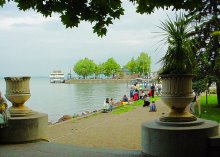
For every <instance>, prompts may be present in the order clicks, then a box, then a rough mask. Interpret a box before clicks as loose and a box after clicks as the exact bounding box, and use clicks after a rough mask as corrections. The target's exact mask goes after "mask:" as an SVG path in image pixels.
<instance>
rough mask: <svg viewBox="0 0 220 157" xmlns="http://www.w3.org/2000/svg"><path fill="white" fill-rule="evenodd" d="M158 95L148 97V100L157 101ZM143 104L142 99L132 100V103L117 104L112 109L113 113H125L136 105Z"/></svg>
mask: <svg viewBox="0 0 220 157" xmlns="http://www.w3.org/2000/svg"><path fill="white" fill-rule="evenodd" d="M159 99H160V97H158V96H155V97H154V98H150V101H151V102H152V101H155V102H156V101H157V100H159ZM143 104H144V100H138V101H134V102H133V103H132V104H127V105H121V106H117V107H115V108H114V110H113V112H112V113H113V114H122V113H126V112H128V111H131V110H133V109H135V108H136V107H138V106H142V105H143Z"/></svg>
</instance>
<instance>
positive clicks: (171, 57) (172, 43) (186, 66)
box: [158, 14, 195, 74]
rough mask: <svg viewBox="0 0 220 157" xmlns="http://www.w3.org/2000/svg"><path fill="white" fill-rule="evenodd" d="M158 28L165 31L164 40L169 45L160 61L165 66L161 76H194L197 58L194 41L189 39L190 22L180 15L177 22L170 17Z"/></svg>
mask: <svg viewBox="0 0 220 157" xmlns="http://www.w3.org/2000/svg"><path fill="white" fill-rule="evenodd" d="M158 27H159V28H160V29H162V30H163V31H164V32H163V33H162V35H163V36H164V39H163V40H165V44H168V50H167V52H166V54H165V56H164V57H163V58H162V59H161V60H160V61H161V62H162V64H163V67H162V71H161V74H192V73H193V72H194V69H195V56H194V52H193V44H192V39H190V38H189V33H190V20H189V19H186V18H185V17H184V15H183V14H180V15H179V16H176V19H175V21H172V20H171V19H170V18H169V17H168V19H167V20H166V21H165V22H161V26H158Z"/></svg>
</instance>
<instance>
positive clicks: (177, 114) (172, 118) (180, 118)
mask: <svg viewBox="0 0 220 157" xmlns="http://www.w3.org/2000/svg"><path fill="white" fill-rule="evenodd" d="M159 119H160V121H162V122H191V121H195V120H196V119H197V118H196V117H195V116H194V115H193V114H191V113H189V112H188V111H186V110H183V111H182V110H180V111H178V109H175V110H172V109H171V111H170V112H169V113H167V114H164V115H163V116H161V117H160V118H159Z"/></svg>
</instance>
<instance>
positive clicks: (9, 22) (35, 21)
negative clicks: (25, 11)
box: [0, 15, 57, 30]
mask: <svg viewBox="0 0 220 157" xmlns="http://www.w3.org/2000/svg"><path fill="white" fill-rule="evenodd" d="M0 19H1V23H0V29H2V30H4V29H6V30H7V29H13V28H15V27H16V26H33V25H40V24H43V23H47V22H50V21H53V20H56V19H57V18H56V17H50V18H44V17H42V16H40V15H29V16H28V15H27V16H23V17H20V16H4V15H0Z"/></svg>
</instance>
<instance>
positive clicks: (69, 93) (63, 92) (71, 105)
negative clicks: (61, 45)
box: [0, 78, 129, 123]
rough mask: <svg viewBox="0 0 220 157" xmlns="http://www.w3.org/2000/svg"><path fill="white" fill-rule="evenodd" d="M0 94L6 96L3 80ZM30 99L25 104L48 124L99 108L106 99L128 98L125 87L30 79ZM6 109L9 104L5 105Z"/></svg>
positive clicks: (2, 80) (0, 84) (121, 85)
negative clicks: (42, 116) (40, 113)
mask: <svg viewBox="0 0 220 157" xmlns="http://www.w3.org/2000/svg"><path fill="white" fill-rule="evenodd" d="M0 90H1V91H2V93H3V94H5V90H6V88H5V80H4V79H0ZM30 90H31V97H30V99H29V100H28V101H27V102H26V103H25V104H26V106H28V107H29V108H31V109H32V110H34V111H38V112H43V113H47V114H48V117H49V121H50V122H53V123H54V122H56V121H57V120H58V119H59V118H60V117H62V116H63V115H65V114H68V115H74V114H81V113H82V112H83V111H94V110H96V109H100V108H102V105H103V102H104V100H105V98H106V97H109V98H114V101H115V102H117V101H119V100H120V99H122V97H123V95H124V94H126V95H127V96H129V89H128V88H127V84H126V83H110V84H59V83H56V84H54V83H49V78H31V80H30ZM8 104H9V106H11V103H10V102H8Z"/></svg>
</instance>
